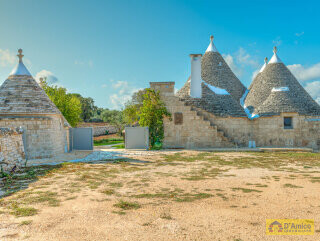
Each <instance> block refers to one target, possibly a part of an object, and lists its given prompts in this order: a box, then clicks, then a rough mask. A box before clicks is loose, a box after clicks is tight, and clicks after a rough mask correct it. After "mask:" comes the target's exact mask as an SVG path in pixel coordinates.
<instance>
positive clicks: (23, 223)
mask: <svg viewBox="0 0 320 241" xmlns="http://www.w3.org/2000/svg"><path fill="white" fill-rule="evenodd" d="M31 223H32V220H25V221H22V222H21V223H20V226H24V225H29V224H31Z"/></svg>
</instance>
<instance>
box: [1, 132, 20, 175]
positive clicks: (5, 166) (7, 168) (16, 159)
mask: <svg viewBox="0 0 320 241" xmlns="http://www.w3.org/2000/svg"><path fill="white" fill-rule="evenodd" d="M22 134H23V131H22V129H20V128H17V129H11V128H2V127H1V128H0V167H1V170H2V171H4V172H11V171H13V170H18V169H19V168H21V166H23V165H24V163H25V161H26V160H25V153H24V147H23V140H22Z"/></svg>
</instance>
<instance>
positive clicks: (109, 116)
mask: <svg viewBox="0 0 320 241" xmlns="http://www.w3.org/2000/svg"><path fill="white" fill-rule="evenodd" d="M101 118H102V120H103V121H104V122H107V123H109V124H111V125H114V126H115V127H116V128H117V130H118V133H119V134H120V135H121V134H122V130H123V129H124V126H125V123H124V121H123V113H122V111H119V110H109V109H105V110H103V111H102V113H101Z"/></svg>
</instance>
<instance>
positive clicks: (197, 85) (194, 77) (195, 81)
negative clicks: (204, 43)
mask: <svg viewBox="0 0 320 241" xmlns="http://www.w3.org/2000/svg"><path fill="white" fill-rule="evenodd" d="M190 57H191V78H190V79H191V80H190V96H191V97H192V98H201V97H202V87H201V82H202V80H201V57H202V54H190Z"/></svg>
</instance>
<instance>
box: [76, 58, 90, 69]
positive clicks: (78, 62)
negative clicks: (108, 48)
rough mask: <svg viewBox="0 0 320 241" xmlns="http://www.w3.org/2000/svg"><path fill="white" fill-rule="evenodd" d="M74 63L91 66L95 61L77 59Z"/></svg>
mask: <svg viewBox="0 0 320 241" xmlns="http://www.w3.org/2000/svg"><path fill="white" fill-rule="evenodd" d="M74 64H75V65H79V66H89V67H90V68H91V67H93V61H92V60H89V61H79V60H75V61H74Z"/></svg>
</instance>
